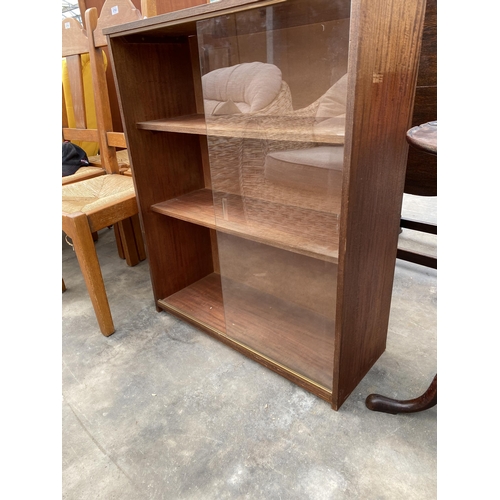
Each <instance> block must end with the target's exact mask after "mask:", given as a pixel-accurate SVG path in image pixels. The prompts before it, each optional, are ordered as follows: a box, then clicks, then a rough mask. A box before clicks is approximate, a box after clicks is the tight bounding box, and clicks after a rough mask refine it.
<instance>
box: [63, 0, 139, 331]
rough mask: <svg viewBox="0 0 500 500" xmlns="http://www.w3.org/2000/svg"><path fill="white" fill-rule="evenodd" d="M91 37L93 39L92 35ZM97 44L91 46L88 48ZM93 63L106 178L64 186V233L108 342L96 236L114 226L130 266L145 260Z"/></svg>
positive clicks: (129, 186)
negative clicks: (74, 254)
mask: <svg viewBox="0 0 500 500" xmlns="http://www.w3.org/2000/svg"><path fill="white" fill-rule="evenodd" d="M94 10H95V9H94ZM87 14H88V12H87ZM87 26H90V24H87ZM63 29H64V28H63ZM89 34H90V35H92V32H91V31H90V30H89ZM92 43H93V42H92V40H90V41H89V44H88V47H89V48H90V47H91V46H92ZM90 62H91V67H92V82H93V91H94V97H95V108H96V116H97V131H96V132H97V133H96V134H95V139H96V140H97V141H98V142H99V147H100V160H101V164H102V167H103V168H104V170H105V171H106V174H105V175H99V176H98V177H94V178H91V179H85V180H82V181H79V182H73V183H70V184H67V185H63V186H62V229H63V231H64V232H65V233H66V235H67V236H68V237H69V238H71V240H72V245H73V248H74V250H75V253H76V256H77V259H78V262H79V265H80V268H81V270H82V274H83V277H84V280H85V284H86V286H87V290H88V292H89V296H90V298H91V301H92V305H93V307H94V311H95V314H96V318H97V322H98V324H99V328H100V330H101V332H102V333H103V335H105V336H108V335H111V334H112V333H113V332H114V331H115V327H114V324H113V319H112V316H111V310H110V307H109V302H108V297H107V295H106V290H105V286H104V282H103V278H102V273H101V268H100V265H99V260H98V257H97V253H96V249H95V245H94V240H93V237H92V233H96V232H97V231H99V230H101V229H103V228H106V227H110V226H114V227H115V229H116V230H115V234H116V235H117V240H118V238H119V243H120V244H121V247H122V250H123V253H124V257H125V258H126V260H127V264H128V265H130V266H133V265H136V264H137V263H138V262H139V261H140V260H143V259H144V258H145V254H144V247H143V243H142V234H141V231H140V228H139V230H137V223H138V207H137V200H136V195H135V190H134V185H133V180H132V178H131V177H128V176H124V175H120V173H119V172H120V170H119V165H118V160H117V153H116V149H115V146H114V145H113V144H110V143H109V141H108V140H107V132H108V131H109V130H111V127H110V119H111V111H110V108H109V99H108V95H107V87H106V85H105V76H104V75H105V65H104V58H103V57H100V58H99V57H98V58H96V57H94V53H93V51H92V50H91V51H90ZM103 82H104V84H103ZM134 229H135V230H134ZM137 234H139V235H140V236H141V239H140V242H139V243H141V244H142V251H140V250H141V249H140V248H138V241H137V238H136V236H137ZM117 243H118V241H117Z"/></svg>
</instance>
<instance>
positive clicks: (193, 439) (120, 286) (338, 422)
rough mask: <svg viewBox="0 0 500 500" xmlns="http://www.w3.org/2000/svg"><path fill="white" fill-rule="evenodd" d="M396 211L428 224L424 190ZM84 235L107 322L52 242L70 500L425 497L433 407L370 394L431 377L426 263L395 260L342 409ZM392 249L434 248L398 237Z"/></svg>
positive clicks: (429, 489) (431, 301)
mask: <svg viewBox="0 0 500 500" xmlns="http://www.w3.org/2000/svg"><path fill="white" fill-rule="evenodd" d="M404 214H405V215H408V216H413V217H417V218H419V219H425V220H430V221H435V220H436V200H435V198H428V199H422V198H420V199H419V198H417V197H407V196H405V200H404ZM99 236H100V237H99V241H98V242H97V244H96V247H97V252H98V255H99V259H100V262H101V268H102V271H103V276H104V281H105V284H106V288H107V292H108V297H109V301H110V306H111V311H112V314H113V318H114V323H115V327H116V332H115V333H114V334H113V335H112V336H111V337H108V338H106V337H104V336H103V335H102V334H101V333H100V331H99V329H98V326H97V322H96V319H95V316H94V312H93V309H92V306H91V303H90V300H89V298H88V295H87V292H86V288H85V285H84V282H83V279H82V276H81V273H80V270H79V267H78V263H77V261H76V258H75V255H74V253H73V251H72V250H71V248H70V247H69V246H67V245H65V244H63V251H62V258H63V276H64V279H65V282H66V286H67V288H68V289H67V291H66V292H65V293H64V294H63V295H62V312H63V318H62V380H63V386H62V389H63V404H62V439H63V456H62V463H63V470H62V491H63V498H64V499H67V500H79V499H82V500H90V499H92V500H94V499H105V500H111V499H115V498H116V499H120V500H147V499H151V500H153V499H168V500H177V499H179V500H180V499H182V500H198V499H199V500H211V499H214V500H215V499H216V500H222V499H250V500H260V499H265V500H274V499H282V500H294V499H300V500H309V499H311V500H316V499H317V500H322V499H336V500H339V499H340V500H344V499H346V500H347V499H356V500H359V499H362V500H364V499H370V500H372V499H373V500H375V499H379V500H401V499H404V500H412V499H415V500H417V499H418V500H423V499H425V500H432V499H434V498H436V497H437V493H436V490H437V470H436V469H437V465H436V464H437V459H436V448H437V444H436V423H437V406H436V407H434V408H432V409H430V410H427V411H425V412H421V413H415V414H409V415H396V416H394V415H387V414H383V413H376V412H371V411H369V410H368V409H367V408H366V407H365V404H364V401H365V398H366V396H367V395H368V394H370V393H372V392H377V393H379V394H384V395H387V396H390V397H396V398H398V399H410V398H413V397H416V396H419V395H420V394H422V393H423V392H424V391H425V390H426V389H427V387H428V385H429V384H430V382H431V380H432V378H433V377H434V374H435V373H436V366H437V362H436V302H437V298H436V296H437V293H436V271H434V270H431V269H428V268H424V267H421V266H418V265H414V264H411V263H406V262H402V261H397V265H396V275H395V281H394V292H393V302H392V308H391V317H390V325H389V333H388V342H387V349H386V352H385V353H384V354H383V355H382V357H381V358H380V359H379V360H378V361H377V363H376V364H375V366H374V367H373V368H372V369H371V371H370V372H369V373H368V374H367V376H366V377H365V378H364V380H363V381H362V382H361V383H360V384H359V385H358V387H357V388H356V389H355V391H354V392H353V393H352V394H351V396H350V397H349V398H348V400H347V401H346V402H345V403H344V405H343V406H342V408H341V409H340V411H338V412H335V411H333V410H332V409H331V408H330V406H329V405H328V404H327V403H326V402H324V401H322V400H321V399H319V398H317V397H315V396H313V395H312V394H310V393H308V392H306V391H304V390H302V389H300V388H299V387H297V386H295V385H293V384H292V383H290V382H288V381H287V380H285V379H284V378H281V377H280V376H278V375H276V374H274V373H273V372H271V371H269V370H266V369H265V368H263V367H261V366H260V365H259V364H257V363H255V362H253V361H250V360H249V359H247V358H246V357H244V356H243V355H241V354H238V353H237V352H235V351H233V350H232V349H230V348H228V347H226V346H224V345H223V344H221V343H219V342H217V341H216V340H214V339H212V338H211V337H209V336H208V335H206V334H205V333H203V332H201V331H199V330H197V329H196V328H194V327H192V326H190V325H189V324H187V323H184V322H183V321H181V320H179V319H177V318H175V317H173V316H171V315H169V314H167V313H165V312H162V313H158V312H156V310H155V307H154V304H153V296H152V291H151V284H150V277H149V268H148V263H147V261H145V262H142V263H141V264H139V265H138V266H136V267H133V268H129V267H127V265H126V264H125V261H123V260H120V259H119V258H118V256H117V253H116V247H115V242H114V236H113V231H112V230H104V231H102V232H101V233H100V235H99ZM401 246H404V247H405V248H420V249H423V250H426V251H427V252H428V253H434V254H435V252H436V238H435V237H432V236H423V235H417V234H416V233H414V232H410V231H406V230H405V231H404V232H403V233H402V235H401Z"/></svg>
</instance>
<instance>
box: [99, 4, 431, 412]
mask: <svg viewBox="0 0 500 500" xmlns="http://www.w3.org/2000/svg"><path fill="white" fill-rule="evenodd" d="M271 3H272V2H271ZM271 3H268V2H265V1H263V2H252V1H244V0H227V1H225V2H220V3H218V4H217V3H214V4H210V5H204V6H200V7H195V8H193V9H187V10H186V11H179V12H175V13H171V14H165V15H160V16H156V17H155V18H152V19H146V20H141V21H137V22H135V23H130V24H127V25H123V26H121V27H119V28H118V27H115V28H111V29H109V30H106V31H105V32H106V33H107V34H108V36H109V43H110V49H111V50H110V52H111V55H112V60H113V66H114V68H115V76H116V80H117V82H118V92H119V97H120V102H121V107H122V115H123V117H124V121H125V128H126V135H127V141H128V144H129V151H130V154H131V157H132V158H133V163H134V172H133V175H134V181H135V185H136V188H137V191H138V193H139V205H140V210H141V216H142V221H143V225H144V230H145V235H146V239H147V247H148V256H149V259H150V269H151V276H152V282H153V288H154V295H155V300H156V304H157V306H158V307H159V308H164V309H166V310H169V311H171V312H172V313H174V314H177V315H178V316H180V317H182V318H184V319H186V320H187V321H190V322H192V323H193V324H195V325H197V326H199V327H201V328H203V329H204V330H205V331H207V332H208V333H210V334H211V335H213V336H214V337H216V338H219V340H221V341H223V342H225V343H227V344H228V345H231V347H233V348H235V349H237V350H238V351H240V352H243V353H245V354H246V355H248V356H249V357H251V358H252V359H255V360H257V361H258V362H260V363H262V364H263V365H264V366H268V367H269V368H270V369H273V370H275V371H276V372H277V373H281V374H282V375H283V376H285V377H287V378H289V379H290V380H293V381H294V382H295V383H297V384H298V385H300V386H301V387H304V388H307V389H308V390H311V391H312V392H314V393H315V394H318V395H319V396H320V397H323V398H324V399H327V400H328V401H329V402H330V403H331V404H332V407H333V408H334V409H338V408H340V406H341V405H342V403H343V402H344V401H345V399H346V398H347V397H348V395H349V394H350V392H351V391H352V390H353V389H354V388H355V387H356V385H357V384H358V383H359V381H360V380H361V379H362V377H363V376H364V375H365V374H366V373H367V371H368V370H369V369H370V368H371V366H372V365H373V363H374V362H375V361H376V360H377V359H378V357H379V356H380V354H381V353H382V352H383V350H384V349H385V342H386V335H387V325H388V317H389V311H390V300H391V293H392V282H393V274H394V265H395V260H396V250H397V238H398V234H399V220H400V213H401V202H402V195H403V186H404V178H405V165H406V159H407V154H408V144H407V142H406V139H405V134H406V131H407V130H408V128H409V124H410V120H411V115H412V107H413V101H414V97H415V84H416V80H417V62H418V61H417V60H418V54H419V51H420V43H421V34H422V25H423V18H424V12H425V0H406V1H403V0H354V1H353V2H352V5H351V7H352V8H351V13H352V15H351V23H350V24H351V26H350V34H349V37H350V42H349V47H350V54H349V71H348V75H349V93H348V109H347V119H346V133H345V150H346V154H345V159H344V179H343V186H342V190H343V191H342V200H341V201H342V203H341V205H342V213H341V220H340V234H339V239H338V242H337V240H335V241H336V243H337V245H338V254H339V266H338V280H337V292H336V295H337V305H336V312H335V313H334V314H330V315H329V314H327V313H325V314H320V313H318V311H316V310H312V309H311V308H310V307H309V305H308V304H307V303H300V302H299V301H295V300H294V299H293V297H290V296H287V297H286V299H285V296H284V294H283V296H276V295H275V294H278V295H280V292H279V291H276V290H278V289H280V288H282V287H283V286H286V279H285V278H283V279H281V280H276V283H267V284H266V286H267V287H268V288H266V287H261V288H259V287H258V286H254V285H256V283H257V282H256V281H255V280H254V278H255V276H249V275H246V276H242V275H238V273H237V271H236V270H235V267H237V265H238V262H237V260H236V259H235V255H236V254H237V253H238V252H237V251H236V252H234V251H231V252H229V256H228V254H227V248H226V247H225V246H224V244H223V243H222V244H221V242H222V241H223V239H224V238H226V237H227V238H236V237H237V238H240V239H241V241H246V242H248V243H249V244H252V245H254V244H255V245H261V244H266V245H267V244H270V246H269V248H272V249H273V251H276V252H284V251H285V250H284V249H283V248H281V247H280V245H282V242H280V238H281V237H284V236H283V235H286V237H287V238H288V240H287V242H286V245H283V246H284V247H286V251H289V252H290V254H293V255H294V256H296V257H297V258H301V259H309V258H312V257H311V256H310V255H312V254H314V258H315V259H316V260H317V261H318V262H319V263H322V262H324V263H325V265H329V266H334V265H335V263H334V262H326V261H322V260H321V257H320V254H321V253H322V252H318V251H317V250H316V249H315V250H313V251H312V252H311V254H306V255H305V254H303V253H301V252H303V249H304V248H306V249H307V252H309V251H310V249H309V247H308V245H311V244H312V245H317V244H318V234H321V230H318V225H315V224H314V223H312V221H313V219H315V218H318V217H319V216H320V215H321V214H322V213H324V214H326V215H327V216H331V215H332V214H331V213H329V211H324V212H322V211H316V213H315V214H314V217H312V218H311V219H307V217H305V216H304V213H305V212H304V213H302V212H300V214H298V212H297V211H295V209H294V208H293V204H292V203H290V202H289V203H287V202H286V198H287V197H288V196H289V193H288V191H286V190H285V189H284V188H283V190H282V194H283V196H284V198H283V199H281V198H280V203H276V200H278V198H277V196H275V194H276V193H274V192H273V193H271V194H273V196H270V197H269V196H268V194H269V192H265V193H262V192H261V194H262V196H259V189H260V188H261V187H262V188H264V184H265V183H264V182H261V181H262V179H261V177H262V173H261V169H260V170H259V165H257V163H258V161H256V160H255V158H254V155H252V154H251V151H250V149H249V148H247V149H245V150H244V151H243V153H244V154H242V155H241V156H242V158H243V159H244V161H243V162H242V170H241V172H240V171H238V170H237V167H236V166H235V164H233V163H230V164H227V165H226V166H228V167H229V170H230V169H232V171H233V172H235V174H234V176H235V178H238V179H239V180H240V181H241V182H240V185H236V184H237V183H236V184H235V183H232V184H231V185H233V184H235V186H234V187H235V192H232V193H231V195H228V196H226V195H225V194H224V193H225V192H227V191H229V189H222V190H221V189H220V188H218V190H216V187H217V186H218V185H219V184H217V186H216V181H217V176H214V175H213V174H214V161H215V160H216V156H215V155H214V154H212V153H213V148H214V146H215V145H214V141H211V137H213V136H214V135H211V134H212V130H217V128H213V123H211V124H209V133H208V135H207V133H206V129H205V131H204V124H203V121H201V120H200V119H199V117H197V116H196V115H197V114H199V112H200V96H199V76H198V74H197V70H196V66H195V65H194V61H193V60H192V57H193V54H194V51H193V38H189V37H192V36H193V35H196V22H197V20H200V19H204V18H208V17H212V16H216V15H222V14H223V15H226V14H230V13H232V12H238V11H239V10H241V9H247V8H256V10H255V12H254V13H255V14H256V13H257V12H258V10H259V9H260V8H261V7H265V6H266V5H271ZM319 3H321V2H319ZM309 4H310V5H317V4H318V2H317V0H314V1H311V2H308V1H303V0H288V1H284V2H283V3H282V5H281V6H280V9H283V12H286V10H287V8H289V9H290V10H291V11H292V10H294V8H295V7H297V8H298V10H297V12H302V8H303V7H304V5H306V6H307V5H309ZM340 4H341V7H343V8H344V9H345V8H348V7H349V5H350V2H347V1H346V2H340ZM299 7H300V8H299ZM261 10H262V11H264V10H263V9H261ZM341 10H342V9H341ZM306 12H308V14H307V16H308V17H305V18H304V16H303V15H302V14H301V15H300V16H299V15H295V14H294V15H292V13H291V14H290V16H291V17H290V19H289V20H288V21H287V17H286V16H285V15H280V16H279V22H280V23H284V26H286V25H287V23H290V22H296V23H298V25H300V23H308V22H313V21H314V22H315V23H316V24H317V23H318V22H319V18H317V17H314V13H313V11H312V10H310V11H309V10H308V9H306ZM231 15H232V14H231ZM311 16H312V17H311ZM229 24H230V23H229ZM280 29H281V28H280ZM204 36H205V35H204ZM202 59H203V58H202ZM311 78H314V75H312V76H311ZM179 117H191V118H188V119H186V120H182V119H181V120H179ZM222 121H224V120H222ZM218 122H219V120H217V123H218ZM268 123H269V124H271V121H269V122H268ZM138 124H139V125H138ZM265 126H267V123H266V124H265V125H264V123H263V122H261V123H260V124H258V126H256V130H259V127H261V128H260V131H259V134H260V133H262V128H265ZM276 128H277V129H278V131H280V130H281V131H282V136H283V137H282V139H283V138H285V136H286V139H287V140H290V134H291V133H293V128H292V129H291V128H290V127H288V128H287V127H286V126H284V125H283V121H281V123H280V124H279V126H278V127H276ZM235 129H236V132H235ZM243 130H244V131H245V132H244V133H247V130H248V129H247V128H246V126H245V127H244V128H243ZM235 133H241V132H238V128H237V127H235V126H234V123H232V124H231V127H228V129H227V131H226V130H224V132H223V133H222V136H223V137H226V135H228V134H235ZM252 133H254V132H253V131H252ZM224 134H226V135H224ZM264 135H266V138H267V139H269V137H267V134H264ZM231 136H232V135H231ZM202 137H206V138H207V139H206V140H204V139H201V138H202ZM298 137H299V138H303V137H304V136H303V135H302V133H299V134H298ZM262 138H263V137H261V136H259V137H257V138H255V137H252V138H250V139H249V138H248V137H246V138H245V139H244V140H245V141H248V142H252V141H254V142H255V141H261V139H262ZM273 139H275V140H274V141H272V140H269V141H268V142H270V143H273V145H274V144H275V143H280V144H281V142H283V140H282V139H279V140H278V139H276V138H274V137H273ZM330 139H331V138H330ZM218 142H222V143H224V144H226V143H229V142H230V141H220V140H219V141H218ZM262 142H264V141H262ZM342 142H344V141H342ZM206 148H208V150H209V153H210V154H209V162H210V167H211V173H212V177H211V179H209V176H208V175H207V169H206V165H207V151H206ZM247 150H248V151H247ZM252 151H253V150H252ZM245 162H250V163H251V162H254V163H255V165H254V163H252V164H251V165H250V167H251V168H250V169H249V168H248V165H247V163H245ZM204 166H205V168H204ZM218 172H219V171H218ZM224 172H225V170H224V169H220V172H219V173H224ZM257 177H259V179H260V180H259V179H257ZM209 182H210V183H211V185H212V189H213V190H214V191H213V192H212V193H210V191H209V190H208V189H207V188H208V187H209ZM217 182H218V181H217ZM250 188H251V189H250ZM238 189H240V191H238ZM280 189H281V187H280ZM221 191H222V193H221ZM214 192H215V204H214V202H213V200H214ZM238 194H240V195H241V194H242V195H245V196H243V197H238V196H237V195H238ZM224 199H225V202H224V204H225V205H224V209H223V204H222V201H223V200H224ZM269 200H273V201H274V202H275V203H274V205H273V204H269ZM289 201H290V200H289ZM280 204H281V205H282V206H283V212H280V210H279V208H280V207H279V205H280ZM265 206H267V208H264V207H265ZM297 206H298V204H297ZM301 206H302V208H306V207H305V206H304V205H301ZM309 210H310V208H309ZM285 212H290V214H291V219H290V220H289V221H288V220H287V219H286V218H283V217H282V215H284V214H285ZM332 212H333V210H332ZM294 213H296V214H297V217H293V214H294ZM235 214H236V216H237V219H236V222H235V221H234V220H231V217H233V216H235ZM271 214H272V215H271ZM318 220H319V219H318ZM289 222H290V223H289ZM235 223H236V224H237V225H239V226H238V227H237V228H236V229H235V228H234V224H235ZM232 224H233V225H232ZM273 224H274V227H273ZM301 224H302V225H301ZM304 226H306V227H304ZM326 227H329V226H328V223H326V224H322V228H323V230H324V229H325V228H326ZM215 231H217V233H216V234H217V238H216V241H215V240H214V232H215ZM252 231H255V233H252ZM332 232H334V230H332V231H329V230H325V231H324V233H325V234H329V235H331V233H332ZM305 235H308V237H304V236H305ZM301 237H303V238H304V240H309V241H306V242H302V241H300V238H301ZM321 237H322V234H321V236H320V240H321ZM328 237H329V236H327V238H328ZM259 238H262V240H259ZM336 238H337V237H336V236H335V239H336ZM264 242H265V243H264ZM320 243H321V241H320ZM327 246H328V245H327ZM264 253H265V252H264ZM264 253H263V254H264ZM326 254H327V255H328V251H327V252H326ZM331 257H332V255H331V254H330V257H329V258H331ZM215 260H219V261H220V267H219V270H220V273H221V275H222V281H223V284H222V289H220V286H221V285H220V284H217V279H219V281H220V278H217V276H218V275H216V274H215V273H213V271H214V269H216V265H215V264H214V261H215ZM285 260H286V259H283V262H280V265H283V266H284V261H285ZM242 267H244V266H242ZM252 269H253V268H250V267H247V268H246V269H242V272H244V271H246V272H248V273H251V270H252ZM233 273H234V274H233ZM233 278H235V279H233ZM273 286H274V287H275V288H274V289H273ZM308 286H309V285H308ZM273 290H274V291H273ZM226 291H227V293H226ZM266 294H267V295H266ZM221 301H222V302H221ZM333 301H335V298H333ZM283 302H286V303H287V304H288V305H287V306H286V307H285V305H284V304H283ZM217 303H221V304H222V305H219V306H217V305H216V304H217ZM214 304H215V305H214ZM291 304H293V306H292V305H291ZM266 305H267V306H271V309H272V310H271V309H269V310H265V307H266ZM210 307H212V309H210ZM325 307H326V306H325ZM217 309H218V310H217ZM273 310H276V311H278V310H281V311H286V312H285V313H284V314H281V315H279V314H277V315H276V316H274V311H273ZM315 315H316V316H315ZM228 318H231V324H230V325H229V326H230V327H231V328H229V329H228ZM261 318H264V319H265V321H263V322H262V323H261V322H260V320H261ZM305 318H307V319H305ZM333 318H335V320H334V319H333ZM302 320H304V321H303V323H301V321H302ZM232 323H234V326H235V329H234V330H231V329H232V327H233V324H232ZM305 323H307V325H309V326H306V325H305ZM222 325H225V326H222ZM301 325H302V326H303V327H304V330H305V331H304V332H303V331H302V326H301ZM311 325H312V327H311ZM230 330H231V331H230ZM299 331H300V333H299ZM333 332H334V334H333ZM228 334H230V335H231V336H230V337H229V336H228ZM288 335H290V336H291V337H288ZM316 336H318V337H316ZM324 336H326V337H324ZM315 338H316V340H315ZM318 338H319V339H321V340H320V341H319V342H318V343H316V344H315V342H317V339H318ZM304 340H305V341H306V344H307V345H310V346H311V349H312V350H310V351H308V350H307V348H305V349H304V352H301V350H302V344H301V343H300V342H303V341H304ZM252 342H254V344H252V345H253V346H254V347H251V346H250V345H249V344H250V343H252ZM328 342H330V344H329V343H328ZM283 343H285V344H287V345H291V346H293V347H292V349H291V350H292V351H293V352H291V353H289V354H288V353H287V354H285V351H286V348H281V347H279V345H280V344H283ZM245 346H246V347H245ZM325 346H327V347H325ZM283 349H285V351H283ZM322 349H324V350H325V353H323V352H322V351H321V350H322ZM323 354H328V355H326V356H325V358H322V356H323ZM280 356H282V357H280ZM273 359H274V360H273ZM320 359H322V361H320ZM327 360H328V361H327ZM303 362H304V363H303ZM301 363H303V365H301ZM285 365H286V366H285ZM292 365H293V368H292ZM306 365H307V366H306ZM327 365H328V367H327ZM315 370H316V371H315ZM329 388H331V391H330V390H329Z"/></svg>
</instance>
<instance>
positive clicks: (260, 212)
mask: <svg viewBox="0 0 500 500" xmlns="http://www.w3.org/2000/svg"><path fill="white" fill-rule="evenodd" d="M151 210H152V211H154V212H157V213H160V214H163V215H166V216H169V217H174V218H176V219H180V220H183V221H186V222H191V223H193V224H198V225H201V226H204V227H208V228H210V229H215V230H217V231H221V232H223V233H227V234H231V235H235V236H239V237H241V238H246V239H249V240H253V241H257V242H259V243H264V244H267V245H271V246H274V247H277V248H281V249H284V250H289V251H292V252H296V253H299V254H302V255H307V256H309V257H313V258H316V259H320V260H324V261H327V262H333V263H337V262H338V248H339V231H338V223H339V218H338V214H336V213H328V212H320V211H317V210H311V209H307V208H302V207H297V206H293V205H283V204H279V203H273V202H270V201H268V200H262V199H256V198H249V197H245V196H239V195H236V194H229V193H223V192H219V191H212V190H210V189H199V190H197V191H193V192H191V193H187V194H185V195H183V196H180V197H178V198H173V199H171V200H167V201H163V202H161V203H157V204H155V205H152V206H151Z"/></svg>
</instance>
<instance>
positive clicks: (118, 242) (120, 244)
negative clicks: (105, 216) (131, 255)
mask: <svg viewBox="0 0 500 500" xmlns="http://www.w3.org/2000/svg"><path fill="white" fill-rule="evenodd" d="M113 231H114V232H115V241H116V249H117V250H118V257H120V259H125V252H124V251H123V241H122V237H121V235H120V230H119V229H118V224H114V225H113Z"/></svg>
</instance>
